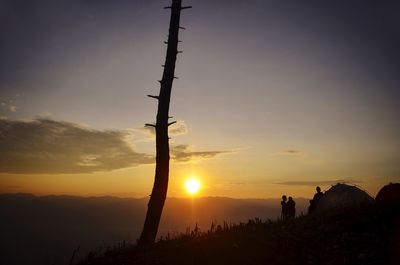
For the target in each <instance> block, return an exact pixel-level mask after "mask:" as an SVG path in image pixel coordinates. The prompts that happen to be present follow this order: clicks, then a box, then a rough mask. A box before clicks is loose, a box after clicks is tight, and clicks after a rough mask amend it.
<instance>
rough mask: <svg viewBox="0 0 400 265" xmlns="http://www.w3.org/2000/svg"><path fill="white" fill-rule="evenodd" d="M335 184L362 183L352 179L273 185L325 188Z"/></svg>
mask: <svg viewBox="0 0 400 265" xmlns="http://www.w3.org/2000/svg"><path fill="white" fill-rule="evenodd" d="M336 183H353V184H355V183H362V181H360V180H354V179H335V180H312V181H308V180H298V181H283V182H276V183H274V184H278V185H288V186H325V185H333V184H336Z"/></svg>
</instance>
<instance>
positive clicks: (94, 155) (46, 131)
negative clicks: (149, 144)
mask: <svg viewBox="0 0 400 265" xmlns="http://www.w3.org/2000/svg"><path fill="white" fill-rule="evenodd" d="M127 136H128V132H127V131H99V130H92V129H89V128H87V127H83V126H81V125H78V124H75V123H70V122H61V121H54V120H50V119H36V120H33V121H15V120H6V119H0V150H1V152H0V172H3V173H5V172H7V173H28V174H30V173H31V174H32V173H33V174H34V173H90V172H96V171H110V170H115V169H121V168H126V167H132V166H139V165H143V164H151V163H153V162H154V157H153V156H151V155H148V154H143V153H137V152H135V151H134V150H133V149H132V147H131V146H130V145H129V143H128V142H127V141H126V139H127Z"/></svg>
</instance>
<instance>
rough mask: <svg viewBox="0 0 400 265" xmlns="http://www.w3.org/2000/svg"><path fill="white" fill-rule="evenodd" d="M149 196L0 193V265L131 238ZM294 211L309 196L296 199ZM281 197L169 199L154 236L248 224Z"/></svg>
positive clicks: (59, 256) (273, 211)
mask: <svg viewBox="0 0 400 265" xmlns="http://www.w3.org/2000/svg"><path fill="white" fill-rule="evenodd" d="M147 201H148V198H139V199H135V198H117V197H77V196H43V197H38V196H34V195H31V194H3V195H0V216H1V218H0V234H1V237H0V252H1V253H0V264H7V265H14V264H30V265H36V264H40V265H52V264H68V262H69V259H70V257H71V255H72V252H73V250H74V249H76V248H77V247H78V246H80V250H79V253H78V256H80V257H82V256H84V255H86V254H87V253H88V251H90V250H93V249H98V248H102V247H107V246H112V245H114V244H117V243H120V242H122V241H124V240H125V241H128V242H135V240H136V239H137V237H138V236H139V234H140V232H141V229H142V225H143V220H144V216H145V213H146V209H147ZM295 201H296V203H297V213H299V214H300V213H301V212H305V209H306V208H307V206H308V199H304V198H297V199H295ZM279 214H280V199H232V198H225V197H204V198H194V199H190V198H168V199H167V201H166V205H165V209H164V214H163V217H162V221H161V224H160V229H159V235H166V234H167V233H170V234H171V235H174V234H178V233H180V232H184V231H185V230H186V228H187V227H189V226H190V227H191V228H193V227H194V226H195V225H196V223H197V224H198V226H199V227H200V229H202V230H207V229H208V228H209V227H210V225H211V223H212V222H214V223H217V224H222V223H223V222H224V221H226V222H228V223H239V222H247V220H248V219H249V218H255V217H259V218H261V219H263V220H266V219H276V218H277V217H278V216H279Z"/></svg>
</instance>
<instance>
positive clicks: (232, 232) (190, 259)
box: [82, 205, 400, 265]
mask: <svg viewBox="0 0 400 265" xmlns="http://www.w3.org/2000/svg"><path fill="white" fill-rule="evenodd" d="M399 251H400V219H399V211H398V209H397V210H396V211H395V210H393V209H378V208H377V207H376V206H374V205H372V206H371V205H370V206H365V207H361V208H351V209H336V210H335V211H334V212H330V213H327V214H325V215H320V216H302V217H299V218H297V219H295V220H293V221H290V222H285V223H284V222H279V221H277V222H273V221H268V222H260V221H259V220H258V221H257V220H256V221H255V222H249V223H246V224H240V225H236V226H233V227H230V228H227V229H225V230H223V231H214V232H210V231H208V232H205V233H192V235H182V236H181V237H179V238H176V239H170V240H164V241H160V242H158V243H157V244H156V246H155V247H154V248H153V249H151V250H147V251H144V250H140V249H136V248H135V247H134V246H132V247H126V246H123V247H121V248H116V249H113V250H109V251H108V252H107V253H105V254H104V256H102V257H99V258H95V257H94V256H91V257H89V259H88V260H86V261H85V262H84V263H82V264H85V265H89V264H91V265H109V264H110V265H111V264H127V265H128V264H131V265H133V264H174V265H177V264H199V265H200V264H201V265H204V264H219V265H221V264H230V265H231V264H249V265H250V264H270V265H280V264H327V265H330V264H332V265H337V264H364V265H365V264H393V265H394V264H398V263H397V262H398V261H399V260H400V259H399V258H400V256H399V253H400V252H399Z"/></svg>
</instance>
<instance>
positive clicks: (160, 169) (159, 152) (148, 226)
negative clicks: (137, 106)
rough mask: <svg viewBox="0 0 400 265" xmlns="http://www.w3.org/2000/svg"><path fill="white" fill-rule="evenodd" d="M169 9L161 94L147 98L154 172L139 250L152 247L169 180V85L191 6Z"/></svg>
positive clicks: (176, 2)
mask: <svg viewBox="0 0 400 265" xmlns="http://www.w3.org/2000/svg"><path fill="white" fill-rule="evenodd" d="M164 8H165V9H171V19H170V24H169V34H168V41H166V42H165V43H166V44H167V45H168V48H167V56H166V59H165V64H164V65H163V67H164V72H163V76H162V79H161V80H160V81H159V82H160V84H161V88H160V93H159V95H158V96H153V95H148V96H149V97H150V98H153V99H156V100H158V111H157V121H156V124H146V126H152V127H154V128H155V130H156V172H155V179H154V185H153V190H152V192H151V195H150V200H149V203H148V205H147V214H146V219H145V222H144V227H143V231H142V234H141V235H140V238H139V241H138V245H139V246H141V247H149V246H151V245H152V244H154V242H155V239H156V236H157V230H158V225H159V223H160V219H161V214H162V211H163V207H164V202H165V199H166V197H167V190H168V177H169V159H170V157H169V137H168V127H169V126H170V125H172V124H174V123H175V122H174V121H173V122H170V121H169V119H170V118H171V117H169V102H170V98H171V89H172V83H173V81H174V79H176V77H175V63H176V55H177V54H178V53H181V51H178V42H179V39H178V35H179V29H184V28H183V27H181V26H180V24H179V21H180V15H181V10H183V9H187V8H191V6H182V0H172V5H171V6H168V7H164Z"/></svg>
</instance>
